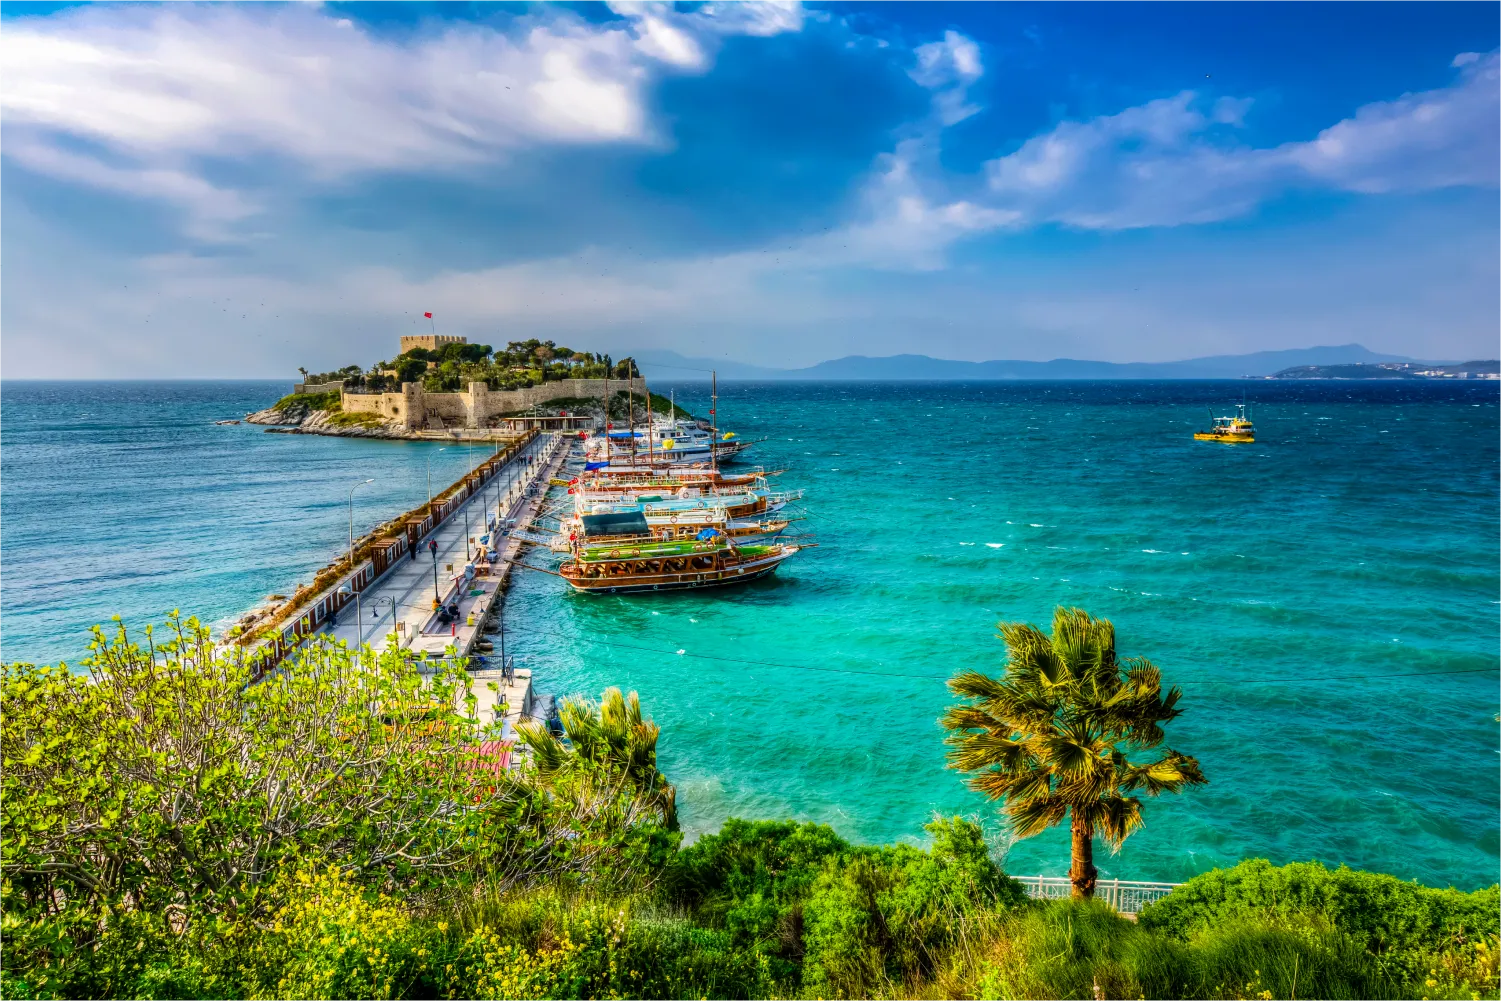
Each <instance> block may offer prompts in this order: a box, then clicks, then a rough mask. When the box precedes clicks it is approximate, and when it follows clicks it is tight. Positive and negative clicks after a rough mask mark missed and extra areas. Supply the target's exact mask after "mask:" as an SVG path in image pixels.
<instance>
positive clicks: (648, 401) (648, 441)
mask: <svg viewBox="0 0 1501 1001" xmlns="http://www.w3.org/2000/svg"><path fill="white" fill-rule="evenodd" d="M654 430H655V428H653V427H652V422H651V390H647V391H646V465H647V468H648V469H649V468H651V436H652V432H653V431H654Z"/></svg>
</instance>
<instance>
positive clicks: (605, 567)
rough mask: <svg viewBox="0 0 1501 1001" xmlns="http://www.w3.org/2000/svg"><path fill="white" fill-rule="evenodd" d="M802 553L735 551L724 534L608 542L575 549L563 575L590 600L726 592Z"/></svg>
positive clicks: (791, 549)
mask: <svg viewBox="0 0 1501 1001" xmlns="http://www.w3.org/2000/svg"><path fill="white" fill-rule="evenodd" d="M799 548H800V547H798V546H788V545H781V544H776V543H773V544H770V545H761V546H736V545H734V544H732V543H731V542H729V541H728V540H727V539H725V537H724V535H723V533H714V538H712V539H707V540H699V539H688V540H682V541H674V542H661V541H655V540H653V541H630V540H618V541H616V540H608V539H606V540H602V541H601V542H600V543H599V544H597V545H588V546H578V547H576V548H575V549H574V551H573V558H572V559H570V560H568V561H567V562H565V563H564V564H563V565H562V567H561V568H559V575H560V576H561V577H562V578H563V579H564V580H566V581H567V582H568V583H569V585H570V586H571V587H573V589H574V590H576V591H586V592H588V593H590V594H640V593H642V592H645V591H677V590H684V589H687V588H696V587H724V586H727V585H730V584H742V583H745V582H746V581H752V580H758V579H760V578H762V577H765V576H767V575H768V574H771V573H773V572H775V571H776V568H777V567H778V566H780V565H781V563H782V561H783V560H785V559H787V558H788V557H789V556H791V555H792V554H793V553H796V552H797V551H798V549H799Z"/></svg>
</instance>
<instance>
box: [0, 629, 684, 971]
mask: <svg viewBox="0 0 1501 1001" xmlns="http://www.w3.org/2000/svg"><path fill="white" fill-rule="evenodd" d="M84 666H85V667H86V668H87V671H88V674H86V675H83V674H76V673H74V672H71V671H69V670H68V669H67V668H66V667H64V666H61V665H60V666H58V667H36V666H33V665H28V664H11V665H7V666H6V667H5V668H4V688H3V705H0V712H3V717H4V721H5V724H4V728H3V731H0V753H3V763H4V770H5V777H6V788H5V796H4V798H3V800H0V821H3V824H0V827H3V833H0V852H3V855H0V861H3V872H4V882H3V910H4V914H5V920H6V938H7V949H6V968H7V969H10V970H14V969H16V968H18V967H19V968H22V969H27V970H28V971H30V975H31V976H33V979H32V981H31V983H32V984H33V985H35V984H37V983H39V981H38V980H37V979H35V978H37V977H40V978H41V979H48V978H51V979H53V980H57V979H58V978H62V979H67V978H68V977H69V976H71V974H70V973H69V972H68V971H69V970H71V969H73V967H74V965H76V964H77V963H78V962H81V961H83V960H80V959H79V957H80V956H84V957H88V956H93V955H95V954H100V953H101V949H102V955H103V956H104V957H106V959H107V958H108V957H110V956H112V955H114V953H112V952H111V951H110V950H111V949H112V948H113V947H114V945H116V944H118V940H117V939H116V938H112V937H110V936H113V935H115V934H116V933H117V932H118V933H121V934H123V933H124V932H125V931H126V930H130V929H139V930H140V932H141V934H142V935H145V936H147V937H149V935H148V932H149V933H152V934H165V933H166V931H167V930H168V929H170V930H171V931H172V932H173V933H175V934H179V935H185V934H188V933H190V932H191V933H192V934H195V935H197V934H204V935H212V934H215V931H214V930H215V929H217V928H219V927H221V926H223V925H225V923H228V925H230V926H236V925H237V923H238V922H242V921H252V922H253V921H259V920H263V919H265V918H266V917H267V915H269V914H272V913H274V910H275V908H276V907H277V906H278V902H277V900H276V899H275V896H274V894H273V895H271V896H268V893H270V888H272V887H275V886H276V885H277V879H278V876H279V874H281V873H283V872H285V871H286V870H287V869H288V868H289V867H294V868H295V867H297V866H300V865H303V864H305V863H307V862H309V861H313V862H315V863H316V864H318V865H323V864H332V865H335V866H337V867H338V868H339V870H340V871H342V872H344V873H347V874H350V875H351V876H352V878H355V879H357V880H358V881H359V882H360V883H361V884H362V885H366V886H371V887H381V888H384V889H386V890H388V891H390V892H394V893H399V894H400V895H401V896H402V897H403V898H404V899H409V900H424V899H425V900H442V899H447V898H448V897H450V896H451V895H452V894H455V893H459V892H462V891H463V888H464V887H465V886H468V885H473V884H476V883H478V882H483V883H485V885H487V886H490V887H492V888H497V889H504V888H505V887H507V886H516V885H526V884H532V883H536V882H539V881H546V880H552V879H558V878H564V877H567V876H569V875H570V874H572V875H574V876H579V875H580V874H588V873H593V872H611V871H614V870H616V869H617V868H618V869H620V870H622V871H631V872H637V871H639V870H642V869H643V868H645V867H649V866H651V865H654V864H656V865H660V862H661V860H662V859H663V858H664V857H665V852H666V849H667V848H670V847H671V845H672V844H675V839H676V835H674V834H671V833H669V832H668V831H666V830H665V829H664V828H663V827H662V825H661V821H660V812H661V804H662V803H663V802H666V803H670V802H671V801H672V795H671V789H670V787H666V788H665V789H664V788H662V785H661V784H660V783H658V784H657V785H656V786H654V787H653V788H652V791H651V796H650V801H649V802H647V801H645V800H642V799H641V798H640V797H638V796H636V795H635V793H636V790H635V788H634V787H629V786H628V787H626V788H624V789H621V790H618V791H617V794H616V795H615V797H614V799H613V801H612V802H611V803H610V804H609V808H608V809H605V808H603V807H601V805H600V804H599V803H597V802H581V801H579V800H576V799H569V798H566V797H559V796H556V795H553V794H552V792H551V789H550V787H549V786H548V785H547V784H545V783H539V782H538V781H537V780H536V776H535V775H534V774H530V773H527V772H525V771H523V772H513V771H509V770H494V769H491V768H487V767H484V765H483V762H480V761H478V760H477V759H476V758H475V747H476V744H475V738H476V737H477V736H479V735H480V731H479V725H478V723H477V722H476V720H475V713H474V706H475V699H474V697H473V695H472V694H471V693H470V692H469V690H468V676H467V675H466V673H465V672H464V671H463V670H462V665H455V664H454V663H453V662H442V663H440V664H439V665H438V666H437V669H436V671H435V672H430V673H419V671H418V670H417V667H416V665H415V664H414V663H413V661H412V660H411V658H410V655H409V654H406V653H404V652H387V653H381V654H378V655H377V654H376V653H375V652H373V651H371V650H369V649H368V648H366V649H365V650H364V651H362V652H355V651H351V650H348V649H347V648H345V647H343V646H335V645H330V644H328V643H326V642H324V641H314V642H313V643H311V644H309V645H308V646H306V647H305V648H304V649H302V650H300V651H299V652H298V653H297V654H296V656H295V657H294V658H292V659H291V660H289V661H287V662H285V663H283V664H282V665H281V666H280V667H279V668H278V669H277V670H276V671H274V672H272V673H270V674H268V675H266V676H265V677H263V678H260V679H259V680H255V681H254V683H251V682H252V679H253V678H254V672H253V670H252V667H251V664H250V662H248V661H247V660H246V659H245V654H244V652H243V651H242V650H241V649H240V648H238V647H230V648H225V649H221V648H219V647H218V646H217V645H216V644H214V643H213V642H212V640H211V639H210V637H209V634H208V631H207V630H206V629H204V628H202V627H201V626H200V625H199V624H198V623H197V622H196V621H195V620H191V619H189V620H186V621H184V620H182V619H180V618H178V617H176V616H174V617H173V619H172V620H171V622H170V623H169V629H168V631H167V636H166V638H165V640H163V638H162V636H161V635H160V634H159V633H157V632H156V631H153V630H147V632H146V633H145V636H144V639H143V641H142V642H139V643H138V642H135V641H134V640H133V639H132V637H130V636H129V635H128V634H127V632H126V630H125V628H124V627H123V626H121V627H119V629H118V630H117V631H116V633H115V635H114V636H112V637H107V636H106V635H105V634H104V633H103V632H102V631H100V630H96V635H95V639H94V642H93V644H92V645H91V653H90V656H89V658H88V659H87V660H86V661H85V664H84ZM643 846H644V847H643ZM664 846H665V847H664ZM607 856H608V857H611V858H613V860H614V861H613V862H610V863H606V861H605V860H606V857H607ZM318 860H321V861H318ZM164 922H165V924H164ZM106 932H108V934H107V935H106V934H105V933H106ZM101 936H103V937H101ZM125 955H126V956H127V958H128V957H129V955H132V954H130V953H128V952H127V953H126V954H125ZM111 962H112V961H111ZM122 962H123V961H122ZM86 966H87V969H88V973H89V976H91V977H94V978H95V979H94V980H90V981H88V983H87V985H85V987H84V988H82V992H83V993H89V994H96V995H101V996H102V995H106V994H110V993H113V992H114V991H115V988H113V987H111V986H110V985H111V984H112V983H115V982H116V980H118V978H120V977H126V978H127V979H128V977H129V976H137V975H140V973H141V971H140V970H138V969H136V968H135V967H134V966H131V965H130V964H129V963H125V965H124V966H122V967H120V969H118V970H117V969H115V967H112V966H111V965H110V962H104V963H103V964H102V965H101V964H100V963H95V962H93V961H92V960H91V959H90V960H87V962H86ZM122 970H123V971H124V972H121V971H122ZM132 971H134V972H132ZM100 976H103V977H104V978H105V979H104V980H98V977H100ZM112 978H113V979H112Z"/></svg>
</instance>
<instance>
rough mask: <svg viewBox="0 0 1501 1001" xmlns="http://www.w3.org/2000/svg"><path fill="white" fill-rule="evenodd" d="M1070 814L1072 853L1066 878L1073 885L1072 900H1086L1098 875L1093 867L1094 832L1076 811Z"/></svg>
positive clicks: (1091, 892) (1090, 894)
mask: <svg viewBox="0 0 1501 1001" xmlns="http://www.w3.org/2000/svg"><path fill="white" fill-rule="evenodd" d="M1070 812H1071V813H1072V814H1073V836H1074V853H1073V864H1072V865H1070V866H1069V870H1068V878H1069V881H1070V882H1071V883H1073V884H1074V899H1075V900H1088V899H1089V898H1090V897H1093V896H1094V881H1095V876H1096V875H1098V870H1096V869H1095V867H1094V831H1093V830H1092V829H1091V828H1090V826H1089V823H1088V821H1086V820H1085V819H1084V818H1082V817H1080V816H1079V811H1078V810H1072V811H1070Z"/></svg>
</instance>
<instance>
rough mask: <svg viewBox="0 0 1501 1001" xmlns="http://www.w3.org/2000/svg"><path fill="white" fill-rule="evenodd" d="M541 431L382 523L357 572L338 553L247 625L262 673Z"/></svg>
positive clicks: (362, 548)
mask: <svg viewBox="0 0 1501 1001" xmlns="http://www.w3.org/2000/svg"><path fill="white" fill-rule="evenodd" d="M538 437H540V435H539V433H538V432H537V431H535V430H533V431H528V432H527V433H525V434H523V435H522V436H520V437H519V438H517V439H515V440H514V441H513V442H511V444H510V445H508V446H507V447H506V448H504V449H502V450H500V451H498V452H497V453H496V454H495V455H492V456H487V457H486V458H485V460H484V461H483V462H481V463H480V464H479V465H478V466H476V467H475V469H474V471H473V472H471V473H467V474H465V475H464V476H462V477H460V478H459V479H458V480H456V481H454V483H453V484H452V485H451V486H449V487H447V488H446V489H444V490H443V491H442V492H441V493H439V494H438V495H437V496H436V497H434V498H433V501H432V503H431V504H424V505H422V506H421V507H418V508H415V509H413V510H412V511H408V512H407V513H406V514H404V515H400V516H398V517H397V518H396V519H394V520H393V521H391V522H388V523H387V524H386V526H383V527H382V528H378V529H377V530H376V532H375V533H373V535H371V536H366V537H364V538H362V539H361V540H360V541H359V543H358V545H357V546H356V548H355V566H354V568H353V572H351V568H350V567H349V564H348V558H347V557H341V558H339V559H336V560H335V561H334V562H333V563H331V564H329V565H328V566H327V567H325V568H324V569H322V570H320V571H318V573H317V574H316V575H314V578H313V584H312V585H311V586H309V587H304V588H301V589H299V590H298V591H297V592H296V593H295V594H293V595H292V598H291V600H289V601H288V602H287V603H286V604H285V605H283V606H281V607H280V608H278V609H276V610H275V611H274V612H272V613H271V614H270V615H269V616H268V617H267V620H266V621H261V622H258V623H255V624H254V625H253V626H252V627H251V629H249V630H244V631H242V633H241V635H240V636H239V637H238V639H237V642H239V643H241V644H244V645H247V646H250V647H251V650H252V653H251V660H252V663H253V665H254V667H253V670H254V671H255V673H256V675H257V676H259V675H260V674H261V673H263V672H265V671H268V670H270V669H271V668H273V667H275V666H276V664H277V663H279V662H280V661H281V659H282V658H283V657H284V656H286V655H287V654H288V653H289V652H290V651H292V650H293V649H295V648H296V647H297V645H298V644H300V643H301V642H302V640H303V639H304V638H305V637H307V636H309V635H311V634H312V633H314V632H317V631H318V629H319V628H320V627H321V626H322V625H323V623H324V622H326V621H327V620H328V618H329V616H331V615H333V614H334V613H336V612H337V611H338V610H339V609H340V608H342V607H343V606H345V605H348V604H352V603H353V602H354V596H355V593H356V592H360V591H364V590H366V589H368V588H369V587H370V586H371V585H372V584H374V583H375V581H376V580H377V579H379V578H380V577H381V576H382V575H383V574H384V573H385V571H386V570H387V569H389V568H390V566H391V565H392V564H394V563H395V562H396V561H397V560H398V559H399V558H400V557H401V556H402V555H404V554H405V553H407V552H408V551H410V550H413V549H415V548H416V547H417V545H418V544H419V542H420V541H421V540H422V539H423V538H425V537H426V536H427V535H428V533H430V532H432V531H434V530H435V529H436V528H438V526H440V525H442V524H443V523H444V522H445V521H447V520H448V518H449V517H450V516H451V515H453V514H454V513H455V512H456V511H458V509H459V508H460V507H461V506H462V505H463V504H464V503H465V502H466V501H467V500H468V499H469V498H470V497H472V496H473V495H474V494H475V493H477V492H478V491H479V490H480V489H481V488H482V487H483V486H484V485H485V484H486V483H487V482H489V481H490V480H491V479H493V478H494V477H496V476H497V475H499V474H500V472H501V471H502V470H504V469H505V468H506V467H507V466H508V465H509V464H510V463H511V462H512V461H514V460H515V459H516V458H517V456H519V455H520V454H521V453H522V452H523V451H525V449H526V447H527V446H528V445H530V444H531V443H532V442H533V441H535V440H536V439H537V438H538ZM268 633H269V635H267V634H268ZM257 637H259V638H257Z"/></svg>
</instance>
